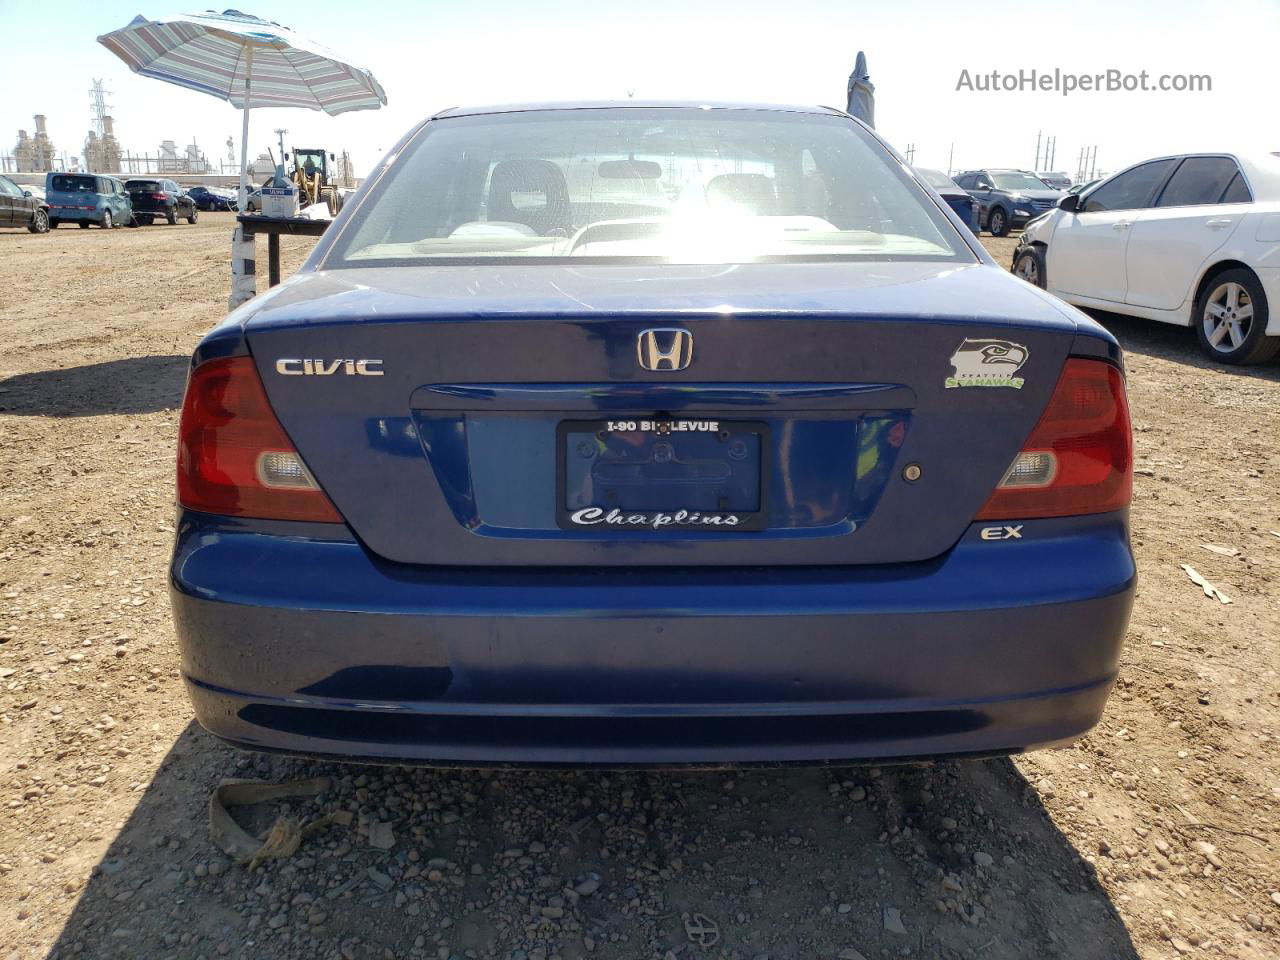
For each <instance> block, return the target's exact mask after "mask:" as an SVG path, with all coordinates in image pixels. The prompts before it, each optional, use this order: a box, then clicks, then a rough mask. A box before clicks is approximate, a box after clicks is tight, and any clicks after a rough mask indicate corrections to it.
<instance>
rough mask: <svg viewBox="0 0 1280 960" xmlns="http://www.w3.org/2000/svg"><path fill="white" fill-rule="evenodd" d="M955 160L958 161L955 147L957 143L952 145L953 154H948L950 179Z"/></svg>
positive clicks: (948, 174)
mask: <svg viewBox="0 0 1280 960" xmlns="http://www.w3.org/2000/svg"><path fill="white" fill-rule="evenodd" d="M955 159H956V145H955V142H954V141H953V142H952V144H951V152H950V153H948V154H947V176H948V177H949V176H951V171H952V169H953V167H954V164H955Z"/></svg>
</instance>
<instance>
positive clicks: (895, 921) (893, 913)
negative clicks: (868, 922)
mask: <svg viewBox="0 0 1280 960" xmlns="http://www.w3.org/2000/svg"><path fill="white" fill-rule="evenodd" d="M884 928H885V929H886V930H888V931H889V932H890V933H900V934H903V935H905V934H906V932H907V928H906V927H904V926H903V925H902V911H901V910H899V909H898V908H897V907H885V908H884Z"/></svg>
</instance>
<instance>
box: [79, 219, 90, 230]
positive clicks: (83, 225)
mask: <svg viewBox="0 0 1280 960" xmlns="http://www.w3.org/2000/svg"><path fill="white" fill-rule="evenodd" d="M80 229H81V230H88V229H89V221H88V220H81V221H80Z"/></svg>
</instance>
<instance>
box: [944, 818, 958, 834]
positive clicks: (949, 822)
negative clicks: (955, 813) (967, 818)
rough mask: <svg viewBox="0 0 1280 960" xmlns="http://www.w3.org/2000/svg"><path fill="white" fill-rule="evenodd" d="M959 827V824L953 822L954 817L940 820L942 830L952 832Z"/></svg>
mask: <svg viewBox="0 0 1280 960" xmlns="http://www.w3.org/2000/svg"><path fill="white" fill-rule="evenodd" d="M959 826H960V824H958V823H956V821H955V818H954V817H943V818H942V822H941V827H942V829H943V830H952V831H954V830H956V829H957V828H958V827H959Z"/></svg>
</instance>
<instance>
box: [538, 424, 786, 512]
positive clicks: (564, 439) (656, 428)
mask: <svg viewBox="0 0 1280 960" xmlns="http://www.w3.org/2000/svg"><path fill="white" fill-rule="evenodd" d="M703 424H714V425H715V429H703V428H701V427H699V426H698V425H703ZM632 427H634V429H629V428H632ZM601 431H603V432H604V433H605V434H606V435H607V434H611V433H612V434H624V433H640V434H643V435H645V436H646V437H650V438H652V439H653V442H655V443H656V442H657V441H658V440H660V439H661V438H664V437H671V436H678V435H680V434H683V433H687V432H688V433H702V434H704V435H705V434H707V433H714V434H716V435H717V439H718V440H719V439H720V437H719V435H720V434H721V433H722V432H724V433H726V434H728V438H727V439H725V440H721V442H725V443H732V442H733V441H734V440H735V439H737V438H738V436H739V435H741V434H755V435H757V437H758V439H757V440H756V463H755V468H756V472H757V490H758V491H759V493H758V497H757V503H758V509H756V510H733V509H714V510H707V509H698V508H693V507H688V506H679V505H675V506H673V507H670V508H661V509H659V508H648V509H643V510H638V509H627V508H623V507H621V506H615V505H611V504H608V503H598V504H592V505H590V506H575V507H572V508H571V507H570V506H569V504H568V455H569V449H568V445H569V439H570V436H571V435H575V434H583V433H592V434H597V435H599V433H600V432H601ZM771 452H772V444H771V436H770V429H769V425H768V424H767V423H765V422H764V421H760V420H736V419H731V420H720V419H719V418H716V417H680V416H669V415H666V416H656V415H652V414H642V415H631V414H623V415H618V416H613V417H604V418H598V419H586V418H580V419H572V420H561V421H560V423H559V424H558V425H557V426H556V504H555V506H556V523H557V524H558V525H559V527H560V528H561V529H563V530H573V531H576V532H579V533H583V532H587V533H591V532H595V533H599V534H606V533H607V534H609V535H614V534H619V535H626V534H633V533H655V532H661V533H665V534H668V535H670V534H672V533H682V534H685V533H687V534H703V533H747V532H752V531H759V530H763V529H764V528H765V527H766V526H767V517H768V509H767V508H768V503H769V483H768V480H769V471H768V470H767V469H766V464H767V462H768V459H769V456H770V454H771ZM730 469H732V467H731V468H730ZM592 510H594V511H598V513H595V514H587V515H583V514H584V511H592ZM637 517H640V518H642V519H636V518H637Z"/></svg>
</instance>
